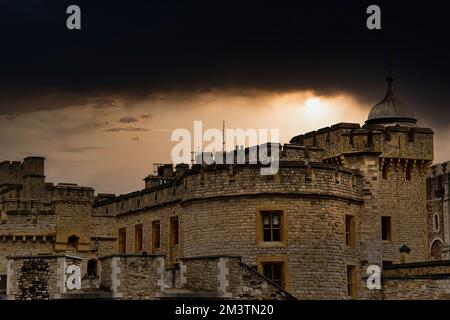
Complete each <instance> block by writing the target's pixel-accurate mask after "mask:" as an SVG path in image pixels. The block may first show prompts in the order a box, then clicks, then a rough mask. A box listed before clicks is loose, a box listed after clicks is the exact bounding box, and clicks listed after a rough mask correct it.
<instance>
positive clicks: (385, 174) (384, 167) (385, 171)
mask: <svg viewBox="0 0 450 320" xmlns="http://www.w3.org/2000/svg"><path fill="white" fill-rule="evenodd" d="M382 177H383V179H385V180H386V179H387V178H388V165H387V164H386V163H384V164H383V172H382Z"/></svg>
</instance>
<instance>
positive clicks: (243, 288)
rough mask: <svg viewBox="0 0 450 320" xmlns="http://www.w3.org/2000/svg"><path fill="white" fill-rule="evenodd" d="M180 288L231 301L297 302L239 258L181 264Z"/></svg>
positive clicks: (221, 257) (216, 257)
mask: <svg viewBox="0 0 450 320" xmlns="http://www.w3.org/2000/svg"><path fill="white" fill-rule="evenodd" d="M180 278H181V279H180V284H181V287H182V288H183V289H188V290H191V291H193V292H196V291H202V292H209V293H216V295H217V297H218V298H229V299H263V300H283V299H295V298H294V297H293V296H292V295H290V294H289V293H287V292H286V291H284V290H283V289H282V288H280V287H278V286H277V285H276V284H275V283H273V282H272V281H270V280H269V279H267V278H265V277H264V276H263V275H261V274H260V273H258V272H257V271H256V270H254V269H252V268H251V267H249V266H247V265H245V264H243V263H241V258H240V257H231V256H208V257H195V258H185V259H182V260H181V262H180Z"/></svg>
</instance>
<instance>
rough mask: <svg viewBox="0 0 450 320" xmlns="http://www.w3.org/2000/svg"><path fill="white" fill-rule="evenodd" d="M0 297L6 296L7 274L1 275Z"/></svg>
mask: <svg viewBox="0 0 450 320" xmlns="http://www.w3.org/2000/svg"><path fill="white" fill-rule="evenodd" d="M0 295H6V274H0Z"/></svg>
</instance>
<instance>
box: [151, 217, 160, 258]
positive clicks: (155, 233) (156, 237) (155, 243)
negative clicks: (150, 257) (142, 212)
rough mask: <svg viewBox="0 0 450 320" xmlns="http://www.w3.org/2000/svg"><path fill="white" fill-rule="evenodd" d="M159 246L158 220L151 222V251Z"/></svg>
mask: <svg viewBox="0 0 450 320" xmlns="http://www.w3.org/2000/svg"><path fill="white" fill-rule="evenodd" d="M160 247H161V227H160V225H159V220H157V221H153V223H152V249H153V252H154V251H155V250H157V249H159V248H160Z"/></svg>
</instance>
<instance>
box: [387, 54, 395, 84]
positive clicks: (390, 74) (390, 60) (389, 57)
mask: <svg viewBox="0 0 450 320" xmlns="http://www.w3.org/2000/svg"><path fill="white" fill-rule="evenodd" d="M387 60H388V74H387V77H386V81H387V82H388V90H389V91H391V90H392V82H394V78H393V77H392V52H391V51H389V52H388V55H387Z"/></svg>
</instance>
